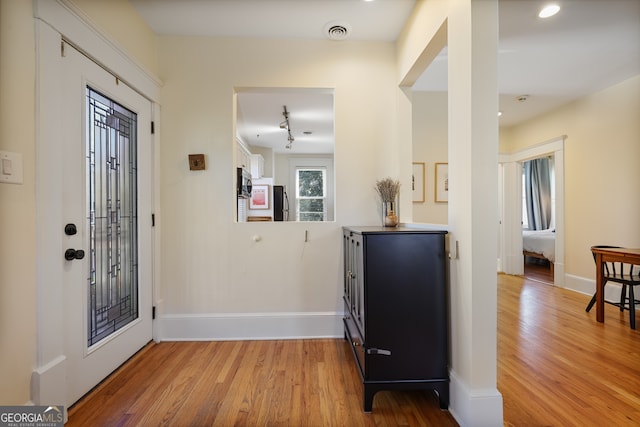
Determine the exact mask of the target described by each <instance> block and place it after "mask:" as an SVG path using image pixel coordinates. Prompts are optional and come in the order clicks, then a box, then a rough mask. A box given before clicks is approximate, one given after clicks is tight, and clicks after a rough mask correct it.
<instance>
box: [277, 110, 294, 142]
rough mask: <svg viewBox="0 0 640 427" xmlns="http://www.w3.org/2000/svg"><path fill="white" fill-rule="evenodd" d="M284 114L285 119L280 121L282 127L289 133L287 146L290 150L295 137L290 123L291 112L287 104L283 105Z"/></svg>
mask: <svg viewBox="0 0 640 427" xmlns="http://www.w3.org/2000/svg"><path fill="white" fill-rule="evenodd" d="M282 115H283V116H284V121H282V122H281V123H280V129H286V130H287V133H288V134H289V135H288V137H287V141H289V143H288V144H287V145H286V146H285V147H286V148H287V149H289V150H290V149H291V144H292V143H293V141H294V139H295V138H294V137H293V136H291V126H290V125H289V112H288V111H287V106H286V105H284V106H283V107H282Z"/></svg>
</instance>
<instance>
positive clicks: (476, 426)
mask: <svg viewBox="0 0 640 427" xmlns="http://www.w3.org/2000/svg"><path fill="white" fill-rule="evenodd" d="M449 376H450V383H449V387H450V395H451V402H450V404H449V412H450V413H451V415H453V417H454V418H455V419H456V421H457V422H458V424H460V426H461V427H502V426H503V413H502V394H500V392H499V391H498V389H497V388H493V389H482V390H472V389H470V388H469V386H468V385H467V384H465V383H464V382H463V381H462V380H461V379H460V378H458V376H457V375H456V374H455V372H453V371H451V372H450V373H449Z"/></svg>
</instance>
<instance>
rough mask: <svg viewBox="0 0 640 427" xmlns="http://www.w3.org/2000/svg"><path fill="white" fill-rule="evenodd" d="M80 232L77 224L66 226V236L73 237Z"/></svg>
mask: <svg viewBox="0 0 640 427" xmlns="http://www.w3.org/2000/svg"><path fill="white" fill-rule="evenodd" d="M77 232H78V229H77V228H76V225H75V224H67V225H65V226H64V234H66V235H67V236H73V235H74V234H76V233H77Z"/></svg>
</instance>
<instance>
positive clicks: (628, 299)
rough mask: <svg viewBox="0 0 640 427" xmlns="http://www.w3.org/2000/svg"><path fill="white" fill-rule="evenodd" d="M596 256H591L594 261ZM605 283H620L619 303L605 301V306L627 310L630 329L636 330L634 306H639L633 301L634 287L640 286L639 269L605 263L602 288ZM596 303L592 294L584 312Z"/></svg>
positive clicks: (621, 264)
mask: <svg viewBox="0 0 640 427" xmlns="http://www.w3.org/2000/svg"><path fill="white" fill-rule="evenodd" d="M594 248H602V249H619V248H620V246H605V245H601V246H594ZM595 259H596V255H595V254H593V260H594V261H595ZM607 282H615V283H620V284H621V285H622V289H621V292H620V302H612V301H607V300H605V302H606V303H607V304H611V305H615V306H616V307H619V308H620V311H624V310H625V309H627V305H628V307H629V308H628V310H629V318H630V324H631V329H635V328H636V310H635V305H636V304H640V301H639V300H636V299H635V295H634V294H635V292H634V287H635V286H638V285H640V269H639V268H638V267H637V266H636V267H634V265H633V264H625V263H623V262H607V263H605V264H604V286H606V285H607ZM595 302H596V295H595V293H594V294H593V297H592V298H591V301H589V304H587V308H586V311H587V312H589V310H591V307H593V304H595Z"/></svg>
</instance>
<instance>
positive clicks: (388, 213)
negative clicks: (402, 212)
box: [382, 202, 399, 227]
mask: <svg viewBox="0 0 640 427" xmlns="http://www.w3.org/2000/svg"><path fill="white" fill-rule="evenodd" d="M382 205H383V218H382V221H383V225H384V226H385V227H397V226H398V222H399V220H398V215H396V210H395V202H383V203H382Z"/></svg>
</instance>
